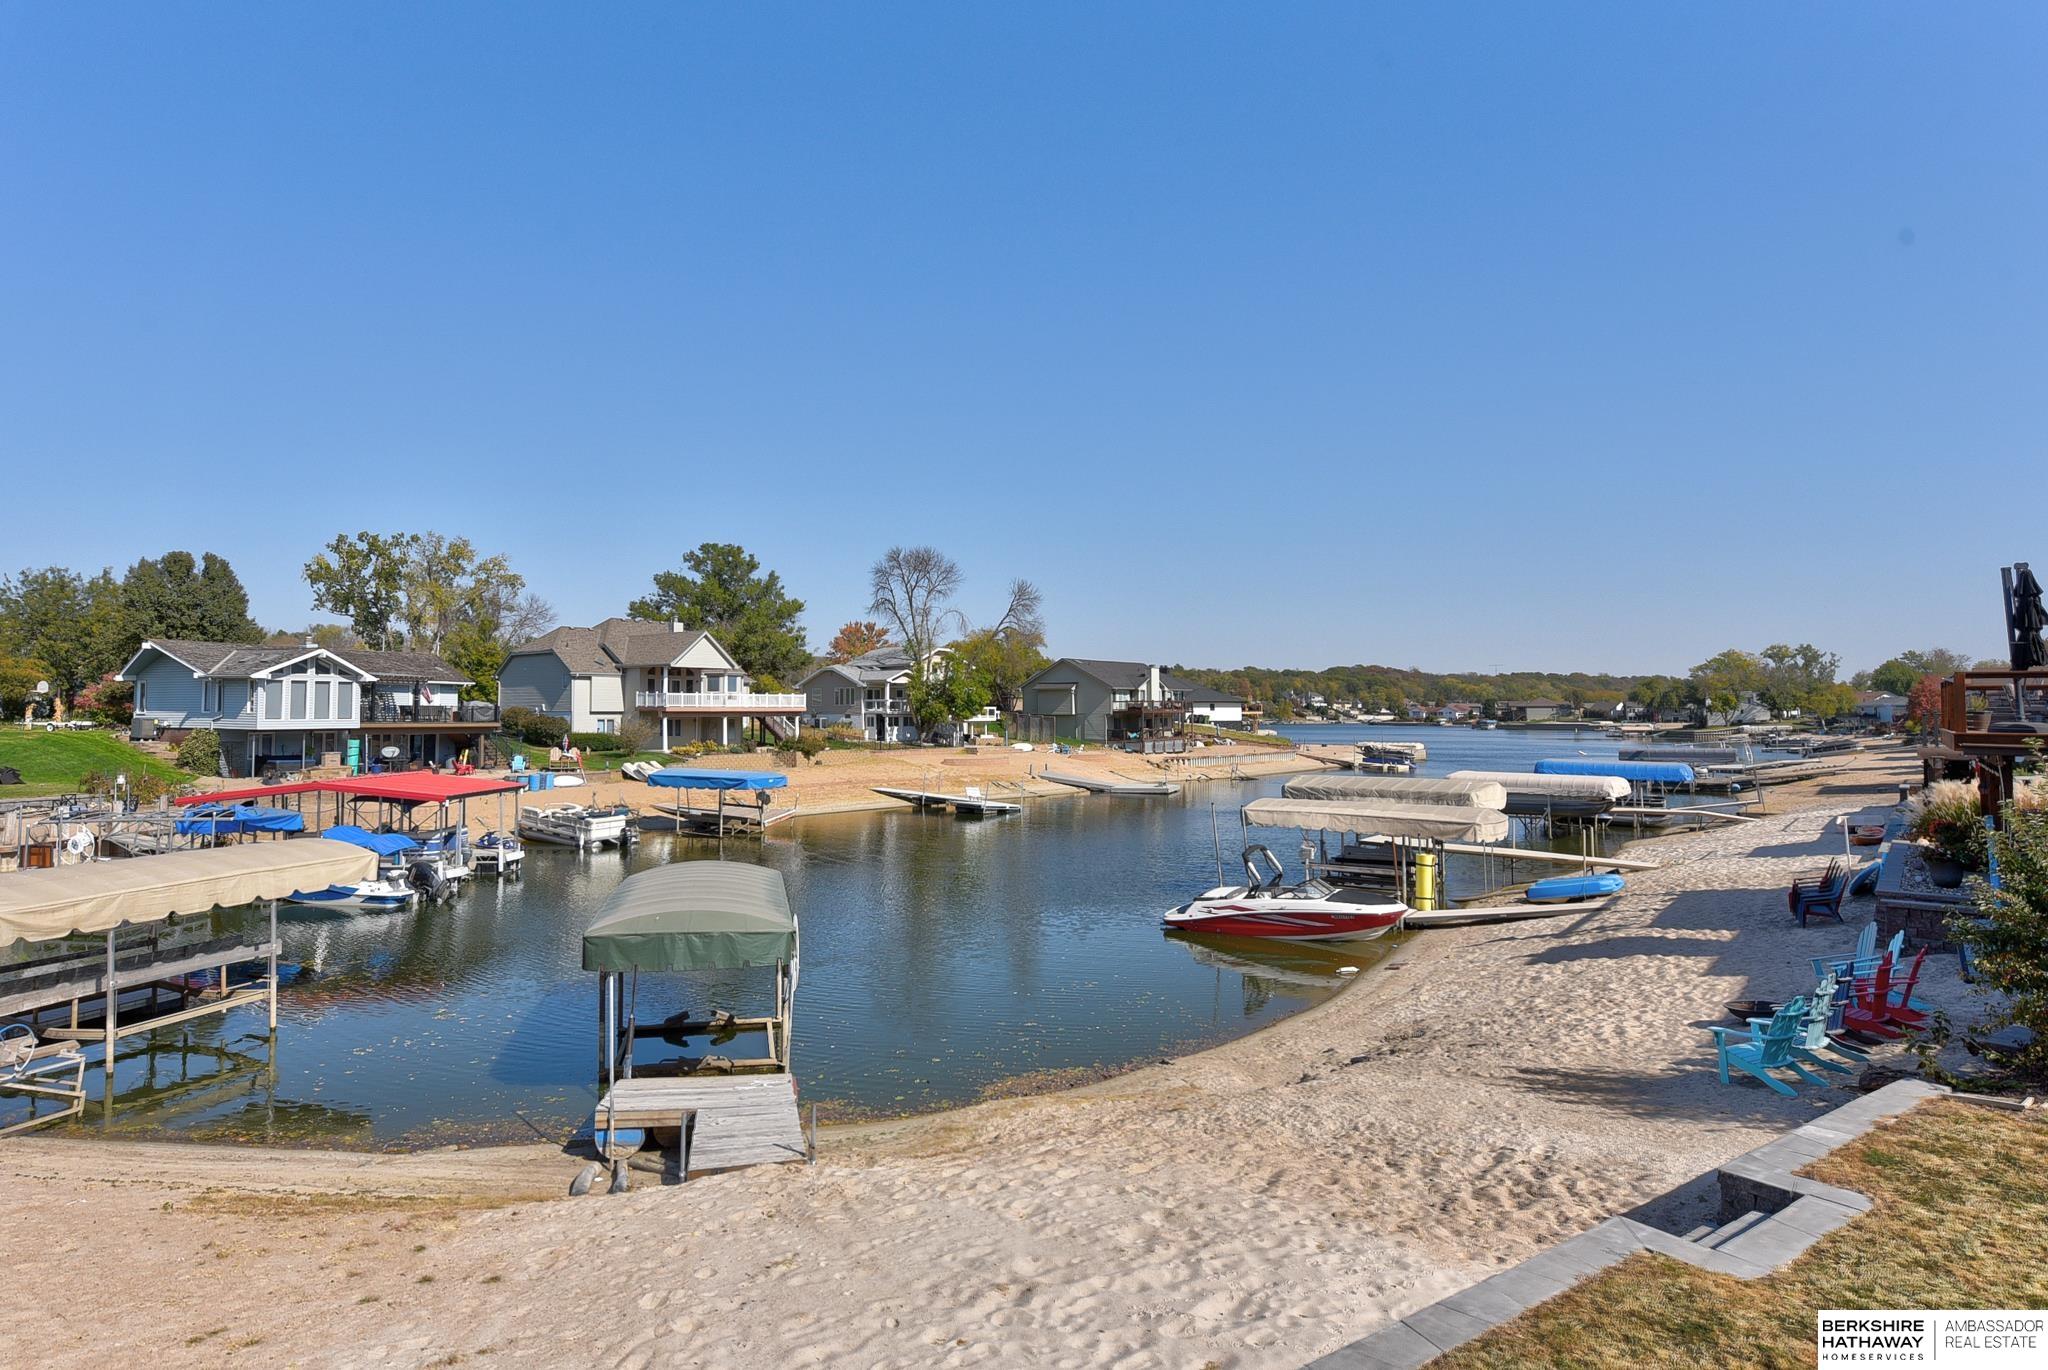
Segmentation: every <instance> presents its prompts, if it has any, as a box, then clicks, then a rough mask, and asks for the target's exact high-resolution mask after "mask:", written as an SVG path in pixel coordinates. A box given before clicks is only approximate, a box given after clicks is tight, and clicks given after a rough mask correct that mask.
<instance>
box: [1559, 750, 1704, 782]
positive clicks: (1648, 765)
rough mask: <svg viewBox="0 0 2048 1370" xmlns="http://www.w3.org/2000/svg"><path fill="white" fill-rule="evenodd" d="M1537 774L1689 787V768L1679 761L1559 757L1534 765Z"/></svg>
mask: <svg viewBox="0 0 2048 1370" xmlns="http://www.w3.org/2000/svg"><path fill="white" fill-rule="evenodd" d="M1536 773H1537V774H1538V775H1615V776H1620V777H1621V778H1622V779H1623V780H1634V781H1648V782H1652V783H1655V784H1659V785H1690V784H1692V767H1690V766H1688V765H1686V764H1685V763H1684V762H1682V761H1606V760H1602V759H1598V758H1595V757H1590V756H1567V757H1559V758H1557V759H1555V760H1551V761H1539V762H1537V763H1536Z"/></svg>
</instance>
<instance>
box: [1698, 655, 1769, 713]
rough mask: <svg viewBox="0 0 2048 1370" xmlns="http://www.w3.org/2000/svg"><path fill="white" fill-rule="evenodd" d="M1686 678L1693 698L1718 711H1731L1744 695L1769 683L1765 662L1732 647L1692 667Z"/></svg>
mask: <svg viewBox="0 0 2048 1370" xmlns="http://www.w3.org/2000/svg"><path fill="white" fill-rule="evenodd" d="M1689 679H1690V685H1691V691H1690V692H1691V694H1692V697H1693V700H1694V701H1695V702H1696V703H1698V704H1700V705H1701V706H1703V707H1704V708H1706V709H1707V710H1708V711H1709V712H1710V713H1721V714H1725V713H1731V712H1733V711H1734V710H1735V708H1736V706H1738V705H1740V704H1741V703H1742V700H1743V697H1744V696H1746V695H1752V694H1755V695H1760V694H1762V693H1763V692H1764V687H1765V685H1766V684H1767V683H1768V680H1767V678H1766V676H1765V674H1764V663H1763V662H1762V661H1760V660H1758V659H1757V658H1756V657H1755V656H1752V655H1751V654H1750V653H1748V652H1744V651H1740V650H1738V649H1736V648H1734V647H1730V648H1729V649H1728V650H1727V651H1725V652H1721V653H1718V654H1717V655H1714V656H1711V657H1708V658H1707V659H1706V660H1705V661H1702V662H1701V663H1700V664H1699V665H1697V666H1695V667H1693V668H1692V674H1691V676H1690V678H1689Z"/></svg>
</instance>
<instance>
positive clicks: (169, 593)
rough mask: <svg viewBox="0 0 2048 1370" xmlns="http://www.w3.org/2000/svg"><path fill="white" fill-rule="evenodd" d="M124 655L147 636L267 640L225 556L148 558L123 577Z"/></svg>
mask: <svg viewBox="0 0 2048 1370" xmlns="http://www.w3.org/2000/svg"><path fill="white" fill-rule="evenodd" d="M121 608H122V611H123V613H124V614H125V615H126V618H127V622H126V624H125V625H124V627H123V639H122V644H123V647H124V648H125V651H124V655H133V654H134V651H135V649H136V648H137V647H139V646H141V645H142V640H143V639H144V638H167V637H173V638H180V637H181V638H196V639H197V640H199V641H201V642H261V641H262V640H263V630H262V629H261V628H259V627H257V626H256V621H255V620H254V619H252V618H250V617H249V592H248V591H247V590H246V589H244V588H243V586H242V580H241V577H240V576H237V575H236V574H235V569H234V567H232V566H230V565H229V564H228V563H227V560H226V559H225V558H223V557H219V556H216V555H214V554H213V553H212V552H207V553H204V554H203V555H202V556H200V557H197V558H195V557H194V556H193V555H192V554H191V553H190V552H166V553H164V554H163V555H162V556H160V557H145V558H143V559H142V560H141V561H138V562H136V563H135V564H134V565H133V566H130V567H129V568H128V572H127V574H126V575H124V576H122V577H121Z"/></svg>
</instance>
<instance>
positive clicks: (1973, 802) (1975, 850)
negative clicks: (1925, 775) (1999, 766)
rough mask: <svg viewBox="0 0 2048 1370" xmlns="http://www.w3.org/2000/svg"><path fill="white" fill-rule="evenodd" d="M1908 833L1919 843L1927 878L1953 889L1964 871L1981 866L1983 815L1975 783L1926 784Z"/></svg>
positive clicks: (1983, 853) (1946, 782)
mask: <svg viewBox="0 0 2048 1370" xmlns="http://www.w3.org/2000/svg"><path fill="white" fill-rule="evenodd" d="M1907 832H1908V834H1909V835H1910V836H1911V837H1913V838H1914V840H1916V841H1918V842H1919V843H1920V847H1921V854H1922V856H1923V857H1924V858H1925V859H1926V862H1927V876H1928V878H1929V879H1930V880H1932V881H1933V882H1934V883H1935V884H1936V885H1937V886H1939V887H1940V888H1942V889H1951V890H1952V889H1954V888H1956V887H1957V886H1958V885H1961V884H1962V883H1963V876H1964V874H1966V873H1967V872H1969V871H1972V870H1981V869H1983V867H1984V856H1985V839H1984V814H1983V809H1982V806H1981V804H1980V803H1979V800H1978V795H1977V787H1976V786H1974V785H1971V784H1969V783H1967V782H1965V781H1961V780H1943V781H1939V782H1937V783H1936V784H1933V785H1929V786H1928V787H1927V788H1926V789H1924V790H1922V791H1921V792H1920V798H1919V801H1918V803H1917V805H1916V807H1915V809H1914V812H1913V817H1912V822H1911V824H1910V825H1909V826H1908V828H1907Z"/></svg>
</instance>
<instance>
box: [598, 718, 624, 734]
mask: <svg viewBox="0 0 2048 1370" xmlns="http://www.w3.org/2000/svg"><path fill="white" fill-rule="evenodd" d="M597 730H598V731H599V732H601V733H615V732H617V731H618V730H619V720H617V719H616V718H600V719H598V720H597Z"/></svg>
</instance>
